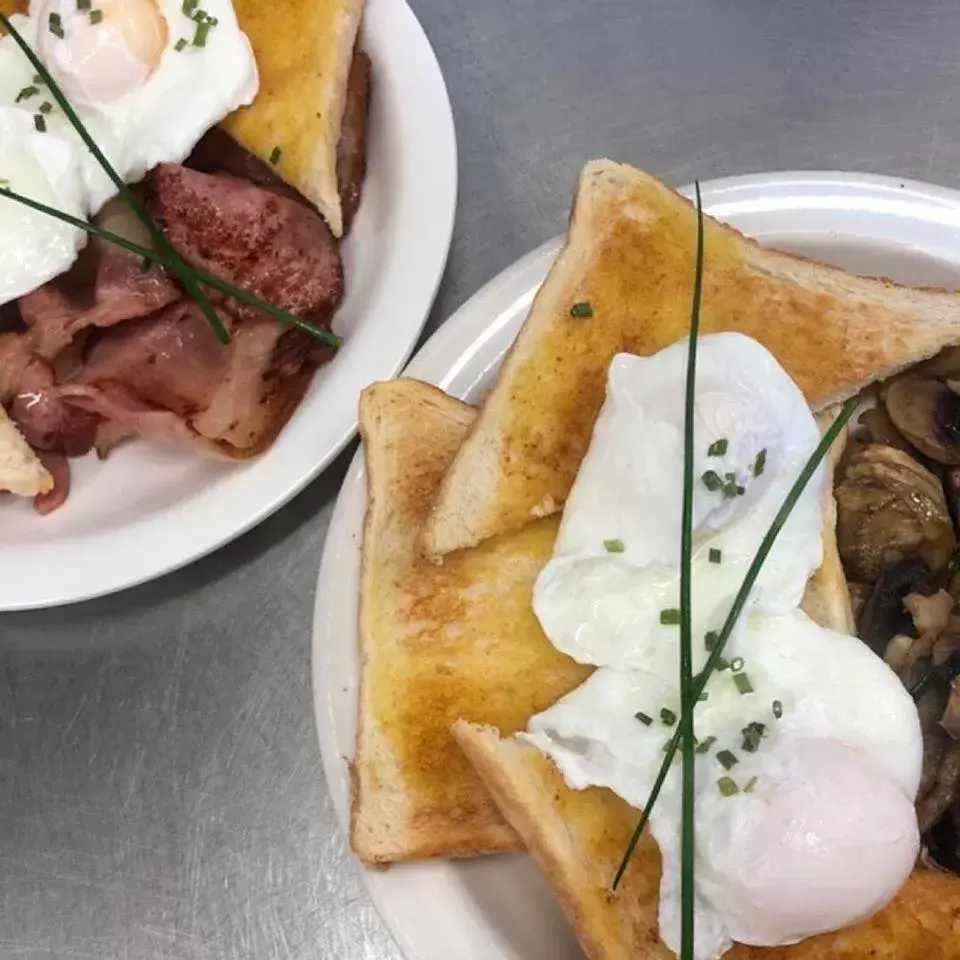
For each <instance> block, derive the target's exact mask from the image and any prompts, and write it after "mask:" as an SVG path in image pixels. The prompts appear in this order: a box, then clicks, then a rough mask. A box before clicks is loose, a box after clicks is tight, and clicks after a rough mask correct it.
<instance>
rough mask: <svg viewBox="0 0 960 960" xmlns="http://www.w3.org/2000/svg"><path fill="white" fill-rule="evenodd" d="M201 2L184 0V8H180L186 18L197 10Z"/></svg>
mask: <svg viewBox="0 0 960 960" xmlns="http://www.w3.org/2000/svg"><path fill="white" fill-rule="evenodd" d="M198 2H199V0H183V6H182V7H181V8H180V9H181V10H182V11H183V12H184V14H186V16H188V17H189V16H190V14H192V13H193V11H194V10H196V9H197V3H198Z"/></svg>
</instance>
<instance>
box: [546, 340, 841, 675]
mask: <svg viewBox="0 0 960 960" xmlns="http://www.w3.org/2000/svg"><path fill="white" fill-rule="evenodd" d="M686 353H687V347H686V344H685V343H676V344H673V345H672V346H670V347H668V348H667V349H665V350H663V351H661V352H660V353H659V354H657V355H656V356H654V357H635V356H628V355H620V356H617V357H615V358H614V360H613V363H612V364H611V366H610V373H609V379H608V385H607V398H606V402H605V403H604V406H603V409H602V410H601V412H600V416H599V418H598V420H597V423H596V426H595V428H594V432H593V437H592V440H591V443H590V448H589V451H588V453H587V456H586V458H585V459H584V461H583V464H582V465H581V467H580V472H579V474H578V476H577V480H576V483H575V484H574V487H573V490H572V491H571V493H570V497H569V499H568V500H567V505H566V509H565V510H564V514H563V522H562V524H561V527H560V532H559V535H558V538H557V544H556V549H555V551H554V554H553V557H552V558H551V560H550V562H549V563H548V564H547V565H546V566H545V567H544V569H543V571H542V572H541V574H540V576H539V577H538V579H537V582H536V587H535V590H534V610H535V611H536V614H537V616H538V617H539V618H540V621H541V623H542V624H543V626H544V629H545V631H546V633H547V636H549V637H550V639H551V641H552V642H553V643H554V644H555V645H556V646H557V647H558V648H559V649H560V650H562V651H563V652H565V653H567V654H569V655H570V656H572V657H573V658H574V659H577V660H580V661H582V662H584V663H594V664H604V665H608V666H614V667H618V668H620V669H630V668H633V667H642V666H646V665H648V664H649V661H650V659H651V658H652V657H663V656H665V655H666V653H665V652H666V651H667V649H668V646H667V643H666V642H667V641H668V640H669V638H670V636H672V635H673V634H675V633H676V628H675V627H670V626H666V627H664V626H662V625H661V623H660V617H661V613H662V611H664V610H671V609H676V608H677V607H678V606H679V593H680V578H679V561H680V547H679V541H680V538H679V517H680V506H681V496H682V492H683V387H684V379H685V375H686ZM697 382H698V390H697V399H696V407H695V428H694V436H695V445H694V449H695V470H694V475H695V477H696V478H697V479H696V482H695V487H694V529H695V533H696V548H697V549H696V554H695V557H694V577H695V579H696V583H697V590H696V595H695V598H694V607H693V617H694V634H695V635H696V636H698V637H702V636H703V635H704V634H705V633H706V632H707V631H709V630H716V629H719V628H720V626H721V625H722V623H723V619H724V618H725V616H726V614H727V612H728V610H729V606H730V603H731V601H732V599H733V596H734V595H735V594H736V591H737V588H738V587H739V585H740V583H741V581H742V580H743V577H744V574H745V573H746V570H747V567H748V566H749V564H750V562H751V561H752V560H753V557H754V555H755V554H756V551H757V548H758V546H759V545H760V541H761V540H762V538H763V536H764V534H765V533H766V531H767V528H768V527H769V525H770V522H771V521H772V520H773V517H774V516H775V514H776V512H777V510H779V508H780V505H781V504H782V502H783V500H784V498H785V496H786V494H787V492H788V491H789V489H790V487H791V486H792V485H793V483H794V481H795V480H796V477H797V474H798V473H799V472H800V469H801V468H802V466H803V464H804V463H805V462H806V461H807V459H808V458H809V456H810V454H811V453H812V452H813V450H814V449H815V448H816V446H817V443H818V442H819V439H820V436H819V432H818V430H817V426H816V423H815V421H814V419H813V416H812V415H811V413H810V410H809V408H808V407H807V405H806V402H805V401H804V399H803V395H802V394H801V393H800V390H799V389H798V388H797V386H796V384H795V383H794V382H793V381H792V380H791V379H790V377H789V376H788V375H787V374H786V372H785V371H784V370H783V368H782V367H781V366H780V365H779V364H778V363H777V362H776V360H775V359H774V358H773V356H772V355H771V354H770V353H769V351H767V350H766V349H765V348H764V347H762V346H761V345H760V344H759V343H757V342H756V341H755V340H751V339H750V338H749V337H745V336H742V335H741V334H736V333H726V334H718V335H714V336H710V337H704V338H703V341H702V345H701V348H700V357H699V362H698V368H697ZM718 441H719V442H721V444H723V443H725V444H726V451H725V452H724V453H723V455H714V456H711V455H710V454H709V450H710V448H711V445H713V444H715V443H716V442H718ZM758 456H761V462H762V471H761V472H760V474H759V476H756V475H755V472H754V471H755V468H756V465H757V458H758ZM709 471H712V472H713V473H714V474H716V475H718V476H720V477H721V478H723V479H724V480H725V479H726V477H727V476H728V475H732V476H733V477H734V478H735V484H736V486H737V487H739V488H741V489H742V490H743V493H742V495H736V494H734V495H733V496H728V495H726V494H725V493H724V492H723V491H717V490H710V489H708V487H707V485H706V483H705V481H704V480H703V477H704V475H706V474H708V472H709ZM823 478H824V474H823V471H822V470H820V471H818V472H817V474H816V476H815V477H814V478H813V480H811V482H810V483H809V484H808V486H807V487H806V489H805V490H804V492H803V495H802V496H801V498H800V501H799V502H798V503H797V505H796V507H795V508H794V511H793V514H792V515H791V517H790V520H789V521H788V523H787V524H786V526H785V527H784V529H783V531H782V532H781V534H780V537H779V539H778V541H777V543H776V546H775V547H774V549H773V551H772V553H771V554H770V556H769V558H768V559H767V562H766V563H765V564H764V567H763V570H762V572H761V575H760V579H759V581H758V583H757V586H756V588H755V589H754V592H753V595H752V605H753V606H754V607H756V608H757V609H761V610H766V611H768V612H771V613H782V612H785V611H788V610H791V609H793V608H794V607H795V606H796V605H797V604H798V603H799V601H800V598H801V597H802V595H803V590H804V588H805V585H806V582H807V579H808V577H809V576H810V574H811V573H812V572H813V571H814V570H816V569H817V567H818V566H819V565H820V562H821V558H822V545H821V539H820V531H821V528H822V522H823V521H822V511H821V497H822V495H823V482H824V479H823ZM610 541H618V543H616V546H617V547H619V546H620V545H622V547H623V552H621V553H611V552H610V551H609V550H608V547H609V545H610ZM605 544H606V545H605ZM711 550H714V551H717V550H719V551H720V562H718V563H714V562H711V552H710V551H711ZM715 556H716V555H715V554H714V557H715ZM700 650H702V648H700ZM699 652H700V651H699V650H698V653H699ZM700 659H701V660H702V654H701V655H700Z"/></svg>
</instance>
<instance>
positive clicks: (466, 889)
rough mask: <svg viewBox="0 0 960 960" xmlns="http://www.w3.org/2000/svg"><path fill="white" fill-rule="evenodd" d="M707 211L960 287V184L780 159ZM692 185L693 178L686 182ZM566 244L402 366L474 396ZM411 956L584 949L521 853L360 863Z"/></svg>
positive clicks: (330, 727) (320, 666) (351, 499)
mask: <svg viewBox="0 0 960 960" xmlns="http://www.w3.org/2000/svg"><path fill="white" fill-rule="evenodd" d="M702 191H703V201H704V206H705V209H706V211H707V212H708V213H709V214H711V215H712V216H714V217H717V218H718V219H720V220H725V221H727V222H729V223H732V224H733V225H734V226H736V227H737V228H738V229H740V230H742V231H743V232H744V233H746V234H749V235H751V236H753V237H756V238H757V239H758V240H760V241H761V242H763V243H765V244H768V245H769V246H773V247H779V248H780V249H784V250H790V251H793V252H797V253H802V254H805V255H807V256H812V257H816V258H817V259H820V260H825V261H828V262H831V263H835V264H837V265H838V266H841V267H846V268H848V269H851V270H855V271H857V272H859V273H864V274H871V275H875V276H881V275H882V276H886V277H890V278H891V279H894V280H898V281H900V282H903V283H909V284H914V285H931V286H944V287H960V193H957V192H954V191H951V190H945V189H943V188H940V187H934V186H929V185H926V184H921V183H915V182H911V181H906V180H899V179H893V178H889V177H876V176H861V175H858V174H849V173H779V174H765V175H760V176H750V177H737V178H732V179H728V180H715V181H712V182H709V183H705V184H703V187H702ZM685 192H687V193H689V191H685ZM559 248H560V240H553V241H551V242H549V243H547V244H545V245H544V246H542V247H540V248H539V249H538V250H536V251H534V252H533V253H531V254H529V255H528V256H526V257H524V258H523V259H522V260H520V261H518V262H517V263H516V264H515V265H514V266H512V267H511V268H509V269H508V270H506V271H505V272H504V273H502V274H501V275H500V276H499V277H497V278H496V279H495V280H493V281H491V282H490V283H489V284H487V286H485V287H484V288H483V289H482V290H481V291H480V292H479V293H477V294H476V295H475V296H474V297H473V298H472V299H471V300H470V301H469V302H467V303H466V304H465V305H464V306H463V307H461V308H460V310H458V311H457V313H456V314H455V315H454V316H453V317H451V318H450V320H449V321H448V322H447V323H446V324H445V325H444V326H443V327H442V328H441V329H440V331H439V332H438V333H437V334H436V335H435V336H433V337H432V338H431V339H430V341H429V342H428V343H427V344H426V346H425V347H424V348H423V349H422V350H421V351H420V352H419V353H418V354H417V356H416V358H415V359H414V360H413V362H412V363H411V364H410V366H409V368H408V369H407V371H406V375H408V376H411V377H417V378H419V379H421V380H426V381H429V382H430V383H435V384H437V385H439V386H441V387H442V388H443V389H444V390H446V391H447V392H448V393H450V394H452V395H453V396H455V397H460V398H462V399H466V400H478V399H479V398H480V397H481V395H482V392H483V390H484V389H485V388H486V387H487V386H489V385H490V383H491V382H492V381H493V379H494V377H495V376H496V372H497V369H498V368H499V365H500V363H501V361H502V359H503V355H504V353H505V352H506V350H507V349H508V348H509V346H510V344H511V343H512V342H513V339H514V337H515V336H516V333H517V330H518V329H519V328H520V325H521V324H522V322H523V320H524V318H525V317H526V315H527V311H528V310H529V307H530V304H531V302H532V301H533V297H534V295H535V293H536V291H537V289H538V288H539V286H540V284H541V283H542V282H543V279H544V277H545V276H546V274H547V271H548V270H549V268H550V265H551V264H552V263H553V260H554V258H555V257H556V254H557V252H558V250H559ZM365 502H366V496H365V479H364V472H363V460H362V453H361V454H358V455H357V457H356V459H355V460H354V463H353V465H352V466H351V468H350V471H349V473H348V474H347V478H346V480H345V481H344V485H343V490H342V492H341V494H340V499H339V500H338V502H337V507H336V511H335V513H334V516H333V520H332V522H331V525H330V532H329V534H328V537H327V543H326V548H325V550H324V555H323V563H322V566H321V570H320V580H319V585H318V589H317V600H316V611H315V614H314V637H313V685H314V698H315V706H316V715H317V728H318V732H319V737H320V747H321V750H322V753H323V764H324V773H325V774H326V778H327V782H328V784H329V785H330V790H331V792H332V794H333V799H334V803H335V804H336V807H337V810H338V813H339V815H340V819H341V822H342V824H343V825H344V829H346V825H347V818H348V803H349V778H348V773H347V761H348V760H349V758H351V757H352V756H353V750H354V738H355V734H356V712H357V691H358V683H359V662H358V657H357V597H358V589H359V569H360V546H361V539H362V525H363V514H364V509H365ZM366 882H367V887H368V889H369V891H370V894H371V896H372V897H373V900H374V902H375V903H376V905H377V907H378V909H379V910H380V913H381V915H382V916H383V918H384V920H385V921H386V923H387V925H388V927H389V928H390V930H391V932H392V933H393V935H394V937H395V938H396V940H397V943H398V944H399V945H400V948H401V950H402V951H403V953H404V955H405V956H406V957H408V958H409V960H580V958H582V956H583V955H582V953H581V951H580V949H579V947H578V946H577V944H576V942H575V940H574V938H573V936H572V934H571V933H570V930H569V928H568V926H567V923H566V921H565V920H564V918H563V915H562V914H561V912H560V910H559V907H558V906H557V905H556V903H555V902H554V899H553V896H552V894H551V893H550V891H549V890H548V889H547V888H546V887H545V885H544V883H543V881H542V880H541V879H540V877H539V875H538V874H537V872H536V870H535V869H534V868H533V866H532V865H531V863H530V862H529V861H528V860H527V859H526V858H525V857H494V858H487V859H483V860H476V861H472V862H469V861H460V862H454V861H448V862H432V863H419V864H410V865H406V866H401V867H394V868H392V869H390V870H388V871H386V872H382V873H375V872H367V873H366Z"/></svg>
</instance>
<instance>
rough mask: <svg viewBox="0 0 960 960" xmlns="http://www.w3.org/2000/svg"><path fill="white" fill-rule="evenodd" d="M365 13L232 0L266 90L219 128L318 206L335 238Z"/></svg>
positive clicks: (357, 1) (310, 0)
mask: <svg viewBox="0 0 960 960" xmlns="http://www.w3.org/2000/svg"><path fill="white" fill-rule="evenodd" d="M363 5H364V0H283V2H282V3H276V2H274V3H270V2H267V0H233V6H234V9H235V10H236V13H237V21H238V22H239V24H240V28H241V29H242V30H243V32H244V33H246V35H247V36H248V37H249V38H250V43H251V45H252V46H253V50H254V53H255V54H256V58H257V70H258V72H259V75H260V90H259V92H258V93H257V96H256V99H255V100H254V102H253V103H252V104H250V106H249V107H242V108H241V109H240V110H237V111H235V112H234V113H232V114H230V116H229V117H227V118H226V119H225V120H224V121H223V123H222V124H221V126H222V127H223V128H224V129H225V130H226V131H227V132H228V133H229V134H230V135H231V136H232V137H233V138H234V139H235V140H236V141H237V142H238V143H240V144H241V145H242V146H243V147H245V148H246V149H247V150H249V151H250V153H252V154H254V155H255V156H258V157H259V158H260V159H261V160H263V161H264V162H266V163H271V164H272V165H273V166H274V168H275V169H276V170H277V172H278V173H279V174H280V176H282V177H283V179H284V180H286V181H287V183H289V184H291V185H292V186H294V187H296V188H297V190H299V191H300V193H302V194H303V195H304V196H305V197H306V198H307V199H308V200H310V201H311V202H312V203H314V204H315V205H316V207H317V209H318V210H319V211H320V213H321V214H322V215H323V217H324V219H325V220H326V221H327V223H328V224H329V225H330V229H331V230H332V231H333V235H334V236H335V237H339V236H341V234H342V233H343V210H342V208H341V203H340V193H339V185H338V181H337V148H338V147H339V144H340V130H341V126H342V122H343V111H344V107H345V105H346V94H347V77H348V76H349V73H350V64H351V61H352V60H353V54H354V46H355V45H356V39H357V32H358V30H359V28H360V20H361V18H362V16H363ZM275 151H279V154H278V155H277V154H275ZM271 158H273V159H271Z"/></svg>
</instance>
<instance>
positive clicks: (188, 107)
mask: <svg viewBox="0 0 960 960" xmlns="http://www.w3.org/2000/svg"><path fill="white" fill-rule="evenodd" d="M185 11H189V12H185ZM198 19H199V20H202V21H203V23H201V22H198ZM11 20H12V23H13V25H14V27H15V28H16V29H17V30H18V31H19V32H20V34H21V35H22V36H23V39H24V40H25V41H26V42H27V44H28V45H29V46H30V47H31V49H33V50H34V52H36V53H37V55H38V56H39V57H40V59H41V61H42V62H43V64H44V66H45V67H46V68H47V70H48V71H49V72H50V74H51V75H52V76H53V78H54V80H55V81H56V82H57V84H58V85H59V86H60V88H61V90H62V91H63V93H64V95H65V96H66V97H67V99H68V100H69V101H70V104H71V106H72V107H73V109H74V110H75V112H76V113H77V114H78V115H79V117H80V119H81V121H82V122H83V124H84V126H85V127H86V128H87V130H88V131H89V133H90V134H91V136H92V137H93V139H94V140H95V141H96V143H97V145H98V146H99V147H100V149H101V150H102V151H103V153H104V154H105V155H106V156H107V158H108V159H109V161H110V163H111V164H112V166H113V167H114V169H115V170H116V171H117V172H118V173H119V174H120V176H121V177H122V178H123V179H124V180H125V181H126V182H128V183H133V182H136V181H138V180H140V179H141V178H142V177H143V176H144V175H145V174H146V173H147V172H148V171H149V170H151V169H152V168H153V167H155V166H156V165H157V164H158V163H161V162H174V163H179V162H182V161H183V160H184V159H186V157H187V156H188V155H189V153H190V151H191V150H192V149H193V148H194V146H195V145H196V144H197V142H198V141H199V139H200V138H201V137H202V136H203V134H204V133H205V132H206V131H207V130H209V129H210V128H211V127H212V126H214V125H215V124H216V123H217V122H218V121H220V120H222V119H223V117H225V116H226V115H227V114H228V113H230V112H231V111H232V110H234V109H236V108H237V107H240V106H243V105H245V104H248V103H250V102H251V101H252V100H253V98H254V96H255V95H256V92H257V88H258V80H257V70H256V63H255V61H254V58H253V52H252V50H251V48H250V44H249V42H248V40H247V38H246V36H245V35H244V33H243V32H242V31H241V30H240V27H239V25H238V23H237V20H236V16H235V14H234V11H233V5H232V3H231V2H230V0H203V2H202V3H197V4H195V5H194V6H193V7H191V6H190V4H189V3H186V4H184V3H183V0H91V2H90V5H89V8H83V5H82V4H80V3H78V2H77V0H41V2H33V3H31V5H30V10H29V13H28V14H27V15H26V16H17V17H13V18H11ZM201 44H202V45H201ZM4 117H6V119H4ZM14 117H16V119H14ZM0 144H2V145H3V146H2V147H0V181H5V185H6V186H9V188H10V189H12V190H14V191H16V192H18V193H22V194H24V195H25V196H28V197H30V198H31V199H35V200H40V201H42V202H44V203H46V204H48V205H49V206H53V207H56V208H57V209H60V210H63V211H64V212H68V213H71V214H74V215H80V216H86V215H92V214H95V213H96V212H97V211H98V210H100V208H101V207H102V206H103V205H104V204H105V203H106V202H107V201H108V200H109V199H111V198H112V197H113V196H115V195H116V193H117V191H116V188H115V186H114V184H113V183H112V181H111V180H110V179H109V177H108V176H107V174H106V173H105V172H104V170H103V169H102V167H101V166H100V164H99V163H98V161H97V160H96V158H95V157H94V156H93V154H92V153H90V151H89V150H88V149H87V148H86V146H85V145H84V144H83V142H82V141H81V140H80V137H79V135H78V134H77V133H76V131H75V130H74V129H73V127H72V126H71V124H70V122H69V121H68V120H67V118H66V117H65V116H64V115H63V113H62V112H61V110H60V108H59V107H57V106H56V104H55V102H54V100H53V98H52V96H50V92H49V91H48V90H47V88H46V87H45V86H44V84H43V83H42V82H41V81H40V79H39V77H38V76H37V75H36V72H35V71H34V69H33V67H32V66H31V65H30V62H29V61H28V60H27V58H26V57H25V56H24V55H23V53H22V52H21V51H20V49H19V47H18V46H17V44H16V42H15V41H14V39H13V37H10V36H5V37H0ZM25 153H26V154H28V155H29V158H25V156H24V154H25ZM68 155H69V159H68ZM78 198H79V202H78ZM85 242H86V235H85V233H84V232H83V231H82V230H80V229H79V228H72V227H67V228H64V225H63V224H62V223H59V222H58V221H57V220H55V219H54V218H52V217H49V216H47V215H45V214H42V213H31V214H30V215H29V216H27V215H26V214H24V212H23V207H22V206H21V205H19V204H17V203H16V202H15V201H12V200H7V199H0V303H6V302H8V301H10V300H12V299H15V298H16V297H18V296H21V295H23V294H24V293H27V292H29V291H30V290H33V289H35V288H36V287H38V286H40V285H41V284H43V283H45V282H46V281H48V280H50V279H52V278H53V277H55V276H57V275H59V274H60V273H63V272H64V271H66V270H67V269H69V267H70V266H71V264H72V263H73V261H74V260H75V259H76V255H77V251H78V250H79V249H80V248H81V247H82V246H83V245H84V244H85ZM38 250H39V251H42V253H41V254H39V255H38V253H37V251H38Z"/></svg>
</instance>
